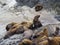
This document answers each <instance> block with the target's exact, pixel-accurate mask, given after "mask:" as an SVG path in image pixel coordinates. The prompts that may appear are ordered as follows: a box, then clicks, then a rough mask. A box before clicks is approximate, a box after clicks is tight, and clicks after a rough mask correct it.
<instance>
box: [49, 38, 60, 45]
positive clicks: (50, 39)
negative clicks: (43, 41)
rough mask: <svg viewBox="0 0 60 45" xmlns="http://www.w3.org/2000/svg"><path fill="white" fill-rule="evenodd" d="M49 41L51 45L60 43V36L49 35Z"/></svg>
mask: <svg viewBox="0 0 60 45" xmlns="http://www.w3.org/2000/svg"><path fill="white" fill-rule="evenodd" d="M48 43H49V45H60V37H49V38H48Z"/></svg>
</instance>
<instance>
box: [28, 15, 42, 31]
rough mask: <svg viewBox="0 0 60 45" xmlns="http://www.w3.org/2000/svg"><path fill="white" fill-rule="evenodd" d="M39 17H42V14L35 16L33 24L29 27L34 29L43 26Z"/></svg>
mask: <svg viewBox="0 0 60 45" xmlns="http://www.w3.org/2000/svg"><path fill="white" fill-rule="evenodd" d="M39 17H40V15H37V16H35V17H34V19H33V24H32V25H31V26H30V27H29V29H32V30H33V29H37V28H39V27H42V24H41V22H40V21H39Z"/></svg>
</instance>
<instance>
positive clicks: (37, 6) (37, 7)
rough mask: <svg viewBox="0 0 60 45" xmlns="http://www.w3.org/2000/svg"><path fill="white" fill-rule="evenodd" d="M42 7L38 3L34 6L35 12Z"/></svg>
mask: <svg viewBox="0 0 60 45" xmlns="http://www.w3.org/2000/svg"><path fill="white" fill-rule="evenodd" d="M42 9H43V6H42V5H40V4H37V5H36V6H35V11H36V12H37V11H40V10H42Z"/></svg>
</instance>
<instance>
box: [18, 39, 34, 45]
mask: <svg viewBox="0 0 60 45" xmlns="http://www.w3.org/2000/svg"><path fill="white" fill-rule="evenodd" d="M32 44H33V42H32V41H31V40H29V39H23V40H22V42H20V43H19V45H32Z"/></svg>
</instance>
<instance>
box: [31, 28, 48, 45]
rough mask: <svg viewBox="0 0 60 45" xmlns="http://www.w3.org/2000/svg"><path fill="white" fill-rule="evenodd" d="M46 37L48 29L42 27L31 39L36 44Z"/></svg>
mask: <svg viewBox="0 0 60 45" xmlns="http://www.w3.org/2000/svg"><path fill="white" fill-rule="evenodd" d="M47 38H48V31H47V29H44V30H43V31H41V32H39V33H36V35H35V37H33V39H32V40H33V42H35V43H36V44H37V45H38V44H39V43H40V42H42V41H44V40H47Z"/></svg>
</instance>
